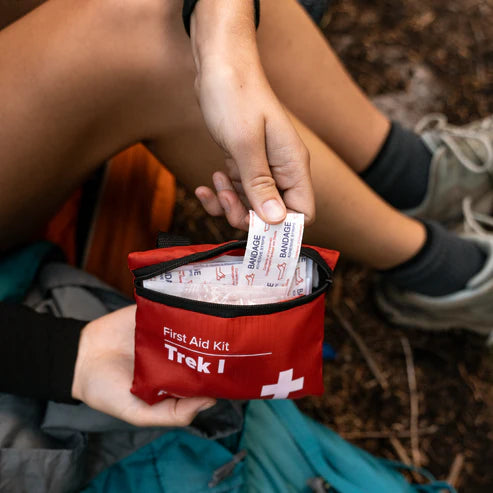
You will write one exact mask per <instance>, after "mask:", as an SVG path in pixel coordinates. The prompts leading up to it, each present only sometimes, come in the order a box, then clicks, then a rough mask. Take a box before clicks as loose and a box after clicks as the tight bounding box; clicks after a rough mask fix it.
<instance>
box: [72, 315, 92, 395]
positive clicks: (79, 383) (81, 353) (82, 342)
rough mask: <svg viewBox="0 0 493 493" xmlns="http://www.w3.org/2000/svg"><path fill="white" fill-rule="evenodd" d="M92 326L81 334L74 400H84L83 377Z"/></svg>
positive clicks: (73, 387) (74, 379)
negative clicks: (86, 349)
mask: <svg viewBox="0 0 493 493" xmlns="http://www.w3.org/2000/svg"><path fill="white" fill-rule="evenodd" d="M91 325H92V322H90V323H88V324H87V325H86V326H85V327H84V328H83V329H82V331H81V333H80V338H79V347H78V350H77V358H76V360H75V367H74V378H73V380H72V398H73V399H76V400H78V401H82V400H83V398H82V397H83V395H82V394H83V392H82V375H83V373H84V370H83V366H84V361H85V359H86V355H85V352H86V351H85V348H86V346H87V338H88V332H89V331H90V330H91Z"/></svg>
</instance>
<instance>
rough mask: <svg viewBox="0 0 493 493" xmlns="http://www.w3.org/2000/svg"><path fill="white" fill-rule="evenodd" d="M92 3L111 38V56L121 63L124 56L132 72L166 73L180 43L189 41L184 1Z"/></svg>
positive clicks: (105, 0) (99, 0)
mask: <svg viewBox="0 0 493 493" xmlns="http://www.w3.org/2000/svg"><path fill="white" fill-rule="evenodd" d="M88 1H89V2H90V3H91V4H92V7H93V8H94V9H95V11H94V15H96V16H97V20H96V22H97V23H98V25H100V26H102V27H103V29H104V32H105V34H106V36H107V41H108V45H107V47H106V49H107V54H109V55H110V56H111V54H113V55H114V56H115V58H116V59H117V60H118V57H119V56H121V60H122V61H123V62H124V66H125V67H126V68H127V69H129V70H136V71H140V72H141V73H142V70H143V71H144V72H145V74H146V75H153V74H154V75H155V74H156V72H162V71H163V69H164V68H165V67H166V64H167V60H169V59H170V57H171V53H172V51H173V50H174V49H175V48H176V46H177V44H179V43H180V42H181V43H182V42H183V39H186V33H185V30H184V28H183V24H182V20H181V5H182V2H181V1H180V0H88ZM182 46H183V44H182ZM188 46H189V43H188ZM175 51H176V50H175Z"/></svg>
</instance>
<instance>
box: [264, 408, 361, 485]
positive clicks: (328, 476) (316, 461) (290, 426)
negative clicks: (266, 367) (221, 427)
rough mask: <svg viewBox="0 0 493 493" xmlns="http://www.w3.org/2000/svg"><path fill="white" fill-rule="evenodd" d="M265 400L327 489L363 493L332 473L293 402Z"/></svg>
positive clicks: (303, 417)
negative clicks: (324, 482)
mask: <svg viewBox="0 0 493 493" xmlns="http://www.w3.org/2000/svg"><path fill="white" fill-rule="evenodd" d="M263 402H265V403H266V404H267V405H268V406H269V407H270V408H271V409H272V411H273V412H274V413H275V414H277V416H278V417H279V418H280V420H281V422H282V423H283V425H284V426H285V428H286V429H287V431H288V433H289V434H290V435H291V436H292V437H293V439H294V442H295V444H296V446H297V447H298V449H299V451H300V452H301V454H302V455H303V456H304V457H305V459H306V460H307V462H308V463H309V464H310V465H311V467H312V468H313V469H314V471H315V473H316V474H317V475H319V476H320V477H322V478H323V479H324V480H325V481H327V483H328V484H329V485H330V487H331V488H333V489H329V491H333V490H335V492H339V491H340V492H344V493H346V492H347V493H365V491H363V490H362V489H360V488H358V487H357V486H355V485H354V484H351V483H349V482H348V481H346V480H345V479H344V478H342V477H340V476H338V475H336V474H334V472H333V471H332V469H331V468H330V467H329V465H328V464H327V462H326V461H325V458H324V453H323V451H322V448H321V447H320V443H319V441H318V440H317V437H316V436H315V435H314V434H313V431H312V430H311V429H310V427H309V426H308V422H307V420H306V418H305V416H304V415H303V413H301V412H300V411H299V410H298V408H297V407H296V406H295V404H294V403H293V402H292V401H289V400H266V401H263Z"/></svg>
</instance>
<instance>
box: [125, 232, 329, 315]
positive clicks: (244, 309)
mask: <svg viewBox="0 0 493 493" xmlns="http://www.w3.org/2000/svg"><path fill="white" fill-rule="evenodd" d="M245 247H246V241H245V240H240V241H234V242H230V243H226V244H225V245H221V246H219V247H217V248H214V249H212V250H208V251H207V252H198V253H193V254H191V255H187V256H185V257H181V258H179V259H174V260H168V261H167V262H161V263H159V264H154V265H149V266H146V267H142V268H140V269H135V270H134V271H133V274H134V276H135V281H134V284H135V290H136V293H137V294H138V295H139V296H142V297H143V298H147V299H148V300H151V301H155V302H157V303H162V304H165V305H168V306H173V307H176V308H183V309H185V310H191V311H195V312H199V313H204V314H207V315H215V316H218V317H222V318H233V317H240V316H246V315H268V314H271V313H277V312H282V311H285V310H289V309H291V308H294V307H297V306H302V305H304V304H307V303H310V302H311V301H313V300H314V299H315V298H317V297H318V296H320V295H321V294H322V293H324V292H325V291H327V290H328V289H329V287H330V286H331V284H332V274H333V272H332V269H331V268H330V267H329V266H328V265H327V263H326V262H325V261H324V260H323V258H322V257H321V255H320V254H319V253H318V252H317V251H316V250H313V249H312V248H309V247H302V248H301V254H302V255H304V256H305V257H308V258H310V259H312V260H313V261H314V262H315V263H316V264H317V266H318V267H319V269H320V270H321V271H322V274H323V275H325V279H321V285H320V287H318V288H317V289H316V291H314V292H313V293H311V294H309V295H306V296H301V297H299V298H295V299H293V300H288V301H281V302H279V303H268V304H265V305H246V306H245V305H226V304H219V303H209V302H206V301H197V300H189V299H186V298H180V297H178V296H173V295H171V294H164V293H158V292H156V291H153V290H151V289H147V288H144V286H143V282H144V281H145V280H146V279H150V278H151V277H155V276H159V275H161V274H164V273H165V272H169V271H170V270H173V269H176V268H178V267H181V266H182V265H186V264H192V263H195V262H199V261H202V260H207V259H210V258H213V257H217V256H219V255H222V254H225V253H227V252H230V251H232V250H237V249H238V248H245Z"/></svg>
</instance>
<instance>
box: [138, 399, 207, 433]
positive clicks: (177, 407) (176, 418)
mask: <svg viewBox="0 0 493 493" xmlns="http://www.w3.org/2000/svg"><path fill="white" fill-rule="evenodd" d="M143 404H144V403H143ZM215 404H216V401H215V400H214V399H210V398H206V397H190V398H183V399H176V398H169V399H165V400H164V401H162V402H159V403H157V404H154V405H153V406H148V405H143V409H142V410H141V411H142V414H141V416H140V418H141V419H140V421H143V422H144V423H145V425H146V426H188V425H189V424H190V423H191V422H192V421H193V419H194V418H195V416H197V414H198V413H199V412H201V411H205V410H206V409H209V408H210V407H212V406H214V405H215ZM139 425H140V426H142V424H140V423H139Z"/></svg>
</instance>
